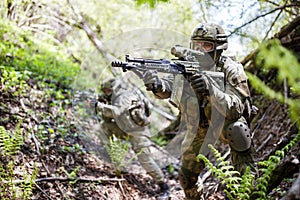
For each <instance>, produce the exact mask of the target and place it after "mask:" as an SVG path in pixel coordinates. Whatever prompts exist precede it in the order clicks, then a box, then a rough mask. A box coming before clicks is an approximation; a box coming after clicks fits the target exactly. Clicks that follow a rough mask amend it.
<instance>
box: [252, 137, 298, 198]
mask: <svg viewBox="0 0 300 200" xmlns="http://www.w3.org/2000/svg"><path fill="white" fill-rule="evenodd" d="M299 140H300V132H299V133H298V134H297V136H296V137H295V138H294V139H293V140H292V141H291V142H290V143H289V144H287V145H286V146H285V147H284V148H283V149H282V150H277V151H276V152H275V155H273V156H270V157H269V159H268V160H266V161H262V162H259V163H258V165H259V166H260V169H259V171H260V172H261V173H262V175H261V176H260V177H259V178H258V179H257V180H256V189H255V190H254V191H253V194H252V196H253V198H255V199H257V200H264V199H266V198H267V196H266V192H267V188H268V183H269V180H270V178H271V176H272V173H273V171H274V169H275V167H276V165H277V164H278V163H279V162H280V161H281V160H282V159H283V158H284V156H285V155H286V153H287V152H289V151H290V150H291V149H292V148H293V147H294V146H295V145H296V144H297V143H298V141H299Z"/></svg>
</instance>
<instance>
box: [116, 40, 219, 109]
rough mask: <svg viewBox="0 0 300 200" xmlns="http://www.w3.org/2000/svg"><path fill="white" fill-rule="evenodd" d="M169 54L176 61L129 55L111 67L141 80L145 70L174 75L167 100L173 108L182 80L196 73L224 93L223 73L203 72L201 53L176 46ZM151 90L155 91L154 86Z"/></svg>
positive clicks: (180, 90) (179, 97)
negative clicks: (130, 72) (136, 76)
mask: <svg viewBox="0 0 300 200" xmlns="http://www.w3.org/2000/svg"><path fill="white" fill-rule="evenodd" d="M171 54H172V55H174V56H175V57H177V58H178V59H172V60H166V59H147V58H130V57H129V55H126V56H125V62H122V61H113V62H112V63H111V66H112V67H120V68H122V70H123V72H127V71H128V70H130V71H133V72H134V73H135V74H137V75H138V76H139V78H143V74H144V72H145V71H147V70H153V71H154V70H155V71H157V72H162V73H168V74H175V78H174V82H173V88H172V94H171V97H170V99H169V101H170V103H172V104H173V105H174V106H175V107H178V106H179V102H180V99H181V97H182V90H183V83H184V78H188V77H189V76H192V75H194V74H197V73H199V74H202V75H204V76H206V77H207V78H208V79H209V80H212V82H213V83H214V85H215V86H217V87H218V88H219V89H221V90H222V91H224V73H223V72H213V71H205V70H204V69H205V68H204V67H202V66H200V64H199V60H200V59H201V57H203V53H201V52H198V51H195V50H192V49H187V48H185V47H182V46H178V45H176V46H174V47H172V48H171ZM153 88H154V90H155V88H156V87H155V85H154V86H153Z"/></svg>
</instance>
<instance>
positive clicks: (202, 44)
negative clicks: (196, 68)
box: [192, 40, 215, 52]
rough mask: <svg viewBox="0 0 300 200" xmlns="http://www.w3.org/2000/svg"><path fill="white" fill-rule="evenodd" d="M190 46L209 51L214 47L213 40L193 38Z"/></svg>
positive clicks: (197, 49)
mask: <svg viewBox="0 0 300 200" xmlns="http://www.w3.org/2000/svg"><path fill="white" fill-rule="evenodd" d="M192 48H193V49H194V50H196V51H201V52H211V51H213V50H214V49H215V45H214V42H209V41H201V40H193V41H192Z"/></svg>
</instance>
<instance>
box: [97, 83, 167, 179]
mask: <svg viewBox="0 0 300 200" xmlns="http://www.w3.org/2000/svg"><path fill="white" fill-rule="evenodd" d="M137 102H139V103H140V104H141V105H144V101H142V100H141V97H139V96H138V94H137V93H135V92H134V91H128V90H126V89H124V88H118V87H115V88H114V93H113V95H112V99H111V101H110V102H109V103H111V105H106V106H104V108H103V110H102V111H103V112H101V114H102V119H103V121H102V122H101V129H102V131H103V133H104V135H105V138H106V139H104V141H103V142H104V143H105V144H108V143H109V140H108V138H109V137H110V136H112V135H113V134H114V135H115V136H116V137H118V138H121V139H126V138H129V142H130V143H131V145H132V148H133V150H134V152H135V153H136V154H137V155H138V160H139V162H140V164H141V166H142V167H143V168H144V169H145V170H146V171H147V173H148V174H149V175H150V176H151V177H152V178H153V179H154V181H156V182H157V183H158V184H159V183H162V182H163V181H164V175H163V173H162V171H161V169H160V167H159V166H158V165H157V163H156V162H155V160H154V159H153V157H152V155H151V152H150V151H149V146H150V145H151V141H150V139H149V136H150V131H149V127H148V126H140V125H139V124H137V122H135V121H134V119H133V118H132V115H133V114H135V113H137V112H139V113H138V115H139V116H137V117H136V118H137V119H138V120H139V122H140V120H141V118H142V117H141V114H144V113H141V112H145V107H143V106H138V107H137V109H136V111H137V112H132V109H134V106H136V105H137ZM130 112H131V113H130ZM145 115H147V114H145ZM147 117H148V116H145V118H147Z"/></svg>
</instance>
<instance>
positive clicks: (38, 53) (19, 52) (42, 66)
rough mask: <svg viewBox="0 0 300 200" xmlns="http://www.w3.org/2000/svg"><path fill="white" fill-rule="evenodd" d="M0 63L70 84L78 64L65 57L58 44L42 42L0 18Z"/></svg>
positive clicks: (45, 79)
mask: <svg viewBox="0 0 300 200" xmlns="http://www.w3.org/2000/svg"><path fill="white" fill-rule="evenodd" d="M0 26H1V29H0V65H2V66H4V67H8V68H9V67H11V68H14V69H16V70H19V71H30V72H31V74H30V76H31V77H32V78H34V79H36V80H41V81H53V82H54V83H55V84H56V85H59V86H62V87H69V85H70V84H71V83H72V81H73V80H74V78H75V77H76V75H77V73H78V71H79V65H78V64H75V63H74V62H72V60H71V59H69V58H68V54H67V53H66V52H64V51H63V50H62V49H61V48H60V47H59V46H54V45H50V44H45V43H42V42H40V41H38V40H37V39H34V40H33V38H32V37H30V36H29V34H27V33H26V32H25V31H24V30H21V29H19V28H17V27H15V26H14V25H13V24H11V23H9V22H5V21H1V20H0Z"/></svg>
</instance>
